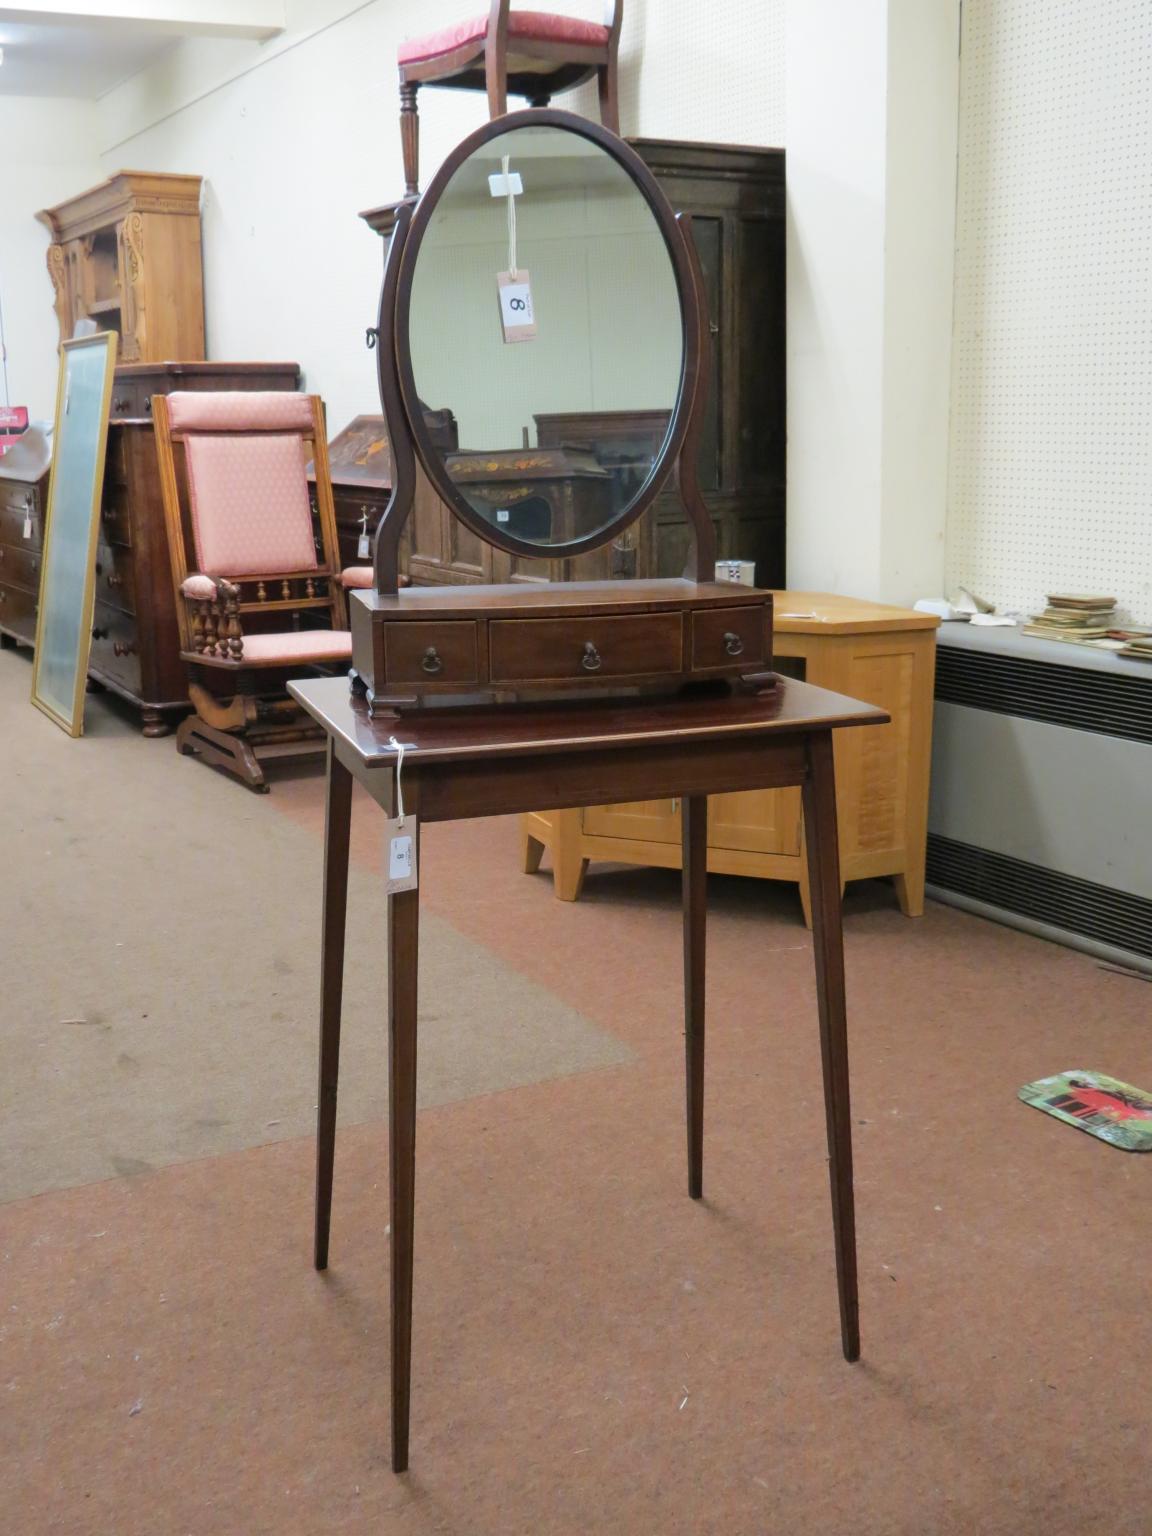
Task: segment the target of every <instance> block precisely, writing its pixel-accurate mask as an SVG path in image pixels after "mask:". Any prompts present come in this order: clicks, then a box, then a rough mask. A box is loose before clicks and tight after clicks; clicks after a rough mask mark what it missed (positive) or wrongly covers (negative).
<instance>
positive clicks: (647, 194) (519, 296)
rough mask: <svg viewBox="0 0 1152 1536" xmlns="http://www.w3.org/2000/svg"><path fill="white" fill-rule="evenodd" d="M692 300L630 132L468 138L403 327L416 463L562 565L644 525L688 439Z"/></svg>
mask: <svg viewBox="0 0 1152 1536" xmlns="http://www.w3.org/2000/svg"><path fill="white" fill-rule="evenodd" d="M510 125H511V126H510ZM691 293H692V277H691V272H690V269H689V268H688V265H687V261H686V258H685V255H684V250H683V240H682V237H681V233H680V231H679V229H678V228H677V226H676V221H675V215H674V214H673V213H672V210H671V209H670V207H669V206H668V203H667V201H666V200H665V198H664V196H663V194H662V192H661V191H660V189H659V187H658V186H657V184H656V182H655V180H654V178H653V177H652V175H651V173H650V172H649V171H648V169H647V167H646V166H645V165H644V164H643V162H642V161H641V160H640V159H639V157H638V156H637V155H636V154H635V152H634V151H632V150H631V149H630V148H629V147H628V146H627V145H626V144H624V143H623V142H622V141H621V140H619V139H617V138H616V137H615V136H614V135H612V134H610V133H607V132H606V131H605V130H604V129H602V128H600V127H599V125H597V124H594V123H588V122H585V121H584V120H583V119H580V118H575V117H573V116H572V115H571V114H569V113H566V112H556V111H541V110H535V111H532V112H525V113H517V114H514V115H513V117H511V118H504V119H501V120H498V121H496V122H494V123H490V124H487V125H486V126H485V127H484V128H483V129H481V130H479V132H477V133H475V134H473V135H472V136H471V137H470V138H469V139H466V140H465V141H464V143H462V144H461V145H460V146H459V147H458V148H457V150H456V151H455V152H454V153H453V154H452V155H451V156H450V157H449V158H448V160H447V161H446V162H445V164H444V165H443V166H442V167H441V169H440V171H439V172H438V174H437V175H436V177H435V178H434V179H433V181H432V182H431V184H430V185H429V188H428V190H427V191H426V192H425V193H424V195H423V197H422V198H421V200H420V203H419V205H418V207H417V209H416V211H415V214H414V216H413V219H412V227H411V230H410V233H409V236H408V239H407V241H406V244H405V248H404V256H403V264H402V266H401V269H400V278H399V293H398V303H397V319H396V328H397V334H396V357H397V365H398V373H399V377H400V383H401V388H402V390H403V393H404V398H405V407H406V413H407V416H408V420H409V422H410V423H411V426H412V435H413V438H414V440H415V443H416V448H417V451H418V453H419V455H420V458H421V461H422V462H423V464H424V468H425V470H426V471H427V473H428V476H429V478H430V479H431V481H432V483H433V485H434V486H435V487H436V489H437V491H438V492H439V494H440V495H441V497H442V498H443V499H444V500H445V501H446V502H447V503H448V504H449V505H450V506H451V507H452V508H453V510H454V511H455V512H456V514H457V516H459V517H460V518H461V519H462V520H463V521H464V522H465V523H466V524H467V525H468V526H469V527H471V528H472V529H473V531H475V532H476V533H478V534H479V535H480V537H482V538H484V539H486V540H487V541H488V542H489V543H491V544H495V545H497V546H499V547H501V548H504V549H507V550H510V551H512V552H513V553H518V554H528V555H540V554H542V553H548V554H550V555H553V556H556V555H560V556H567V555H575V554H579V553H581V552H583V551H584V550H587V549H594V548H596V547H598V546H599V545H602V544H606V543H608V542H610V541H611V540H612V539H613V538H614V537H616V535H617V534H618V533H619V532H620V531H621V530H622V529H623V528H624V527H625V526H627V524H629V523H630V522H632V521H633V520H634V518H636V517H637V516H639V514H640V513H641V512H642V511H643V510H644V508H645V507H646V506H647V505H648V504H649V503H650V502H651V500H652V498H653V497H654V496H655V494H656V492H657V491H658V490H659V489H660V486H661V485H662V484H663V482H664V480H665V478H666V476H667V473H668V471H669V469H670V468H671V465H672V462H673V458H674V456H675V453H676V451H677V449H678V447H679V444H680V441H681V440H682V437H683V431H684V426H685V418H686V415H687V405H688V403H689V402H687V401H686V400H685V395H686V393H687V391H686V389H685V378H686V376H687V374H688V371H689V370H688V367H687V363H688V356H689V352H690V350H691V340H690V338H691V337H692V334H693V332H692V330H691V327H690V325H689V321H688V316H689V313H690V300H689V296H690V295H691ZM429 417H431V418H432V419H433V420H434V421H436V422H437V424H438V426H437V430H436V433H435V440H434V437H433V434H432V432H431V431H430V430H429V426H428V418H429ZM446 444H450V445H451V446H446Z"/></svg>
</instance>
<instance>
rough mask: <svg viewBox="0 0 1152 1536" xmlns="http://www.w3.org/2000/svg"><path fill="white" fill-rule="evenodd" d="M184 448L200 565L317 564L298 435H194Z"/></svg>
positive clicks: (279, 567)
mask: <svg viewBox="0 0 1152 1536" xmlns="http://www.w3.org/2000/svg"><path fill="white" fill-rule="evenodd" d="M170 398H173V397H170ZM190 398H192V399H195V398H196V397H195V396H192V397H190ZM217 398H219V397H217ZM241 398H243V397H242V396H241ZM270 398H273V399H277V398H279V397H278V396H271V397H270ZM286 398H289V399H291V398H292V397H291V396H288V397H286ZM184 455H185V463H186V465H187V469H188V499H189V502H190V503H191V509H192V530H193V533H194V535H195V539H196V564H197V565H198V566H199V567H200V569H201V570H202V571H204V572H206V573H207V574H208V575H210V576H269V575H275V574H279V573H282V572H288V571H314V570H315V569H316V544H315V540H314V538H313V534H312V503H311V501H310V500H309V497H308V477H307V474H306V473H305V470H304V453H303V449H302V445H301V440H300V438H299V437H297V436H295V435H292V436H289V435H285V434H269V435H267V436H254V437H248V436H245V435H244V434H242V433H236V434H235V435H229V436H228V437H213V436H204V437H199V436H190V437H188V438H187V439H186V440H185V443H184Z"/></svg>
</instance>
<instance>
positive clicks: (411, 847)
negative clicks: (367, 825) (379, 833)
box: [384, 816, 416, 896]
mask: <svg viewBox="0 0 1152 1536" xmlns="http://www.w3.org/2000/svg"><path fill="white" fill-rule="evenodd" d="M384 889H385V890H386V891H387V893H388V895H389V896H395V895H396V894H397V893H398V892H400V891H414V890H415V889H416V818H415V816H405V817H404V819H403V820H401V819H400V818H399V817H398V816H393V817H390V818H389V820H388V821H386V822H385V823H384Z"/></svg>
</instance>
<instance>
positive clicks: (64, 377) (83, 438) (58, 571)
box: [32, 331, 116, 736]
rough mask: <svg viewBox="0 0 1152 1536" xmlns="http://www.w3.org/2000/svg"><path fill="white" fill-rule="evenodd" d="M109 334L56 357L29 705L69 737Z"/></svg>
mask: <svg viewBox="0 0 1152 1536" xmlns="http://www.w3.org/2000/svg"><path fill="white" fill-rule="evenodd" d="M115 365H116V335H115V332H111V331H102V332H100V333H99V334H98V335H96V336H88V337H85V338H84V339H83V340H79V341H66V342H65V343H64V345H63V348H62V350H61V353H60V380H59V384H58V386H57V400H56V430H55V433H54V434H53V439H52V479H51V481H50V482H49V489H48V520H47V524H46V527H45V533H44V557H43V568H42V570H41V575H40V607H39V611H38V613H37V618H36V654H35V659H34V661H33V666H32V702H33V703H34V704H37V705H39V707H40V708H41V709H43V710H44V712H45V714H48V715H51V717H52V718H53V719H54V720H55V721H56V723H57V724H58V725H62V726H63V727H64V729H65V730H66V731H68V732H69V733H70V734H71V735H73V736H79V734H80V731H81V728H82V726H83V722H84V679H85V674H86V673H87V671H88V651H89V647H90V644H91V639H92V600H93V589H94V584H95V579H96V578H95V571H94V566H95V559H96V534H97V526H98V520H99V515H100V491H101V482H102V480H103V475H104V451H105V446H106V443H107V438H108V397H109V395H110V393H111V389H112V370H113V368H114V367H115Z"/></svg>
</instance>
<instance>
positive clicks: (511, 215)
mask: <svg viewBox="0 0 1152 1536" xmlns="http://www.w3.org/2000/svg"><path fill="white" fill-rule="evenodd" d="M510 159H511V156H510V155H501V156H500V168H501V170H502V171H503V172H504V191H505V194H506V195H507V199H508V275H509V277H511V278H515V276H516V194H515V193H514V192H513V191H512V182H511V179H510V177H509V175H508V162H509V160H510Z"/></svg>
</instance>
